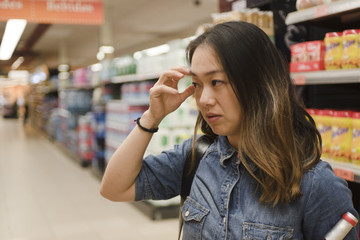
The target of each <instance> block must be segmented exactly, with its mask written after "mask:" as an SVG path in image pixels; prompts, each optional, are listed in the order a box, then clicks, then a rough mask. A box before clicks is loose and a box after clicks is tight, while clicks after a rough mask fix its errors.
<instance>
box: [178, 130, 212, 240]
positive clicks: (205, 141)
mask: <svg viewBox="0 0 360 240" xmlns="http://www.w3.org/2000/svg"><path fill="white" fill-rule="evenodd" d="M213 141H214V140H213V139H212V138H210V137H209V136H206V135H203V136H201V137H199V138H198V139H197V140H196V143H195V159H194V161H193V166H191V156H192V149H190V151H189V153H188V155H187V157H186V161H185V165H184V169H183V177H182V182H181V193H180V196H181V201H180V216H179V236H178V239H179V240H180V237H181V231H182V226H183V219H182V215H181V206H182V205H183V204H184V202H185V200H186V197H187V196H189V194H190V189H191V185H192V182H193V179H194V176H195V172H196V170H197V168H198V166H199V163H200V161H201V159H202V158H203V156H204V154H205V152H206V149H208V147H209V146H210V144H211V143H212V142H213Z"/></svg>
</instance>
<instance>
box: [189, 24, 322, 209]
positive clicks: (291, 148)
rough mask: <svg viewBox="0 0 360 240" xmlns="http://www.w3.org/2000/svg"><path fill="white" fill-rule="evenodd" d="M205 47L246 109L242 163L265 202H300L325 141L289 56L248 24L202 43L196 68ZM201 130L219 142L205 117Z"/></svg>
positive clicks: (213, 31) (221, 27) (209, 34)
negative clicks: (299, 91)
mask: <svg viewBox="0 0 360 240" xmlns="http://www.w3.org/2000/svg"><path fill="white" fill-rule="evenodd" d="M200 45H207V46H210V47H212V48H213V49H214V51H215V52H216V54H217V56H218V58H219V60H220V62H221V64H222V66H223V68H224V71H225V72H226V74H227V77H228V79H229V81H230V83H231V85H232V88H233V90H234V92H235V94H236V96H237V99H238V101H239V103H240V106H241V111H242V112H241V115H240V116H239V118H240V119H241V134H240V141H239V143H238V150H239V153H240V154H239V157H240V161H241V162H242V163H243V165H244V166H245V167H246V169H247V170H248V171H249V172H250V174H251V175H252V176H253V177H254V178H255V179H256V180H257V182H258V183H259V187H260V189H261V197H260V201H261V202H265V203H272V204H273V205H276V204H277V203H279V202H283V203H288V202H290V201H292V200H294V199H296V198H298V197H299V196H301V191H300V186H301V182H302V176H303V174H304V172H305V171H307V170H309V169H310V168H312V167H313V166H314V165H315V164H316V163H317V162H318V161H319V159H320V155H321V136H320V133H319V132H318V130H317V129H316V126H315V123H314V120H313V119H312V117H311V116H310V115H309V114H308V113H307V111H306V109H305V107H304V106H303V104H302V103H300V102H299V101H298V100H297V99H296V97H295V94H294V85H293V84H292V81H291V79H290V74H289V70H288V64H287V63H286V61H285V60H284V58H283V56H282V55H281V53H280V52H279V51H278V50H277V49H276V47H275V45H274V44H273V43H272V42H271V40H270V39H269V37H268V36H267V35H266V34H265V33H264V32H263V31H262V30H261V29H259V28H258V27H256V26H255V25H253V24H250V23H246V22H227V23H223V24H218V25H216V26H214V27H212V28H210V29H209V30H207V31H206V32H205V33H203V34H202V35H200V36H199V37H197V38H196V39H195V40H193V41H192V42H191V43H190V44H189V45H188V47H187V60H188V62H189V63H190V64H191V60H192V56H193V54H194V51H195V49H196V48H197V47H198V46H200ZM198 127H200V128H201V130H202V131H203V132H204V133H205V134H206V135H209V136H212V137H215V136H216V134H214V133H213V132H212V130H211V128H210V126H209V125H208V124H207V123H206V121H205V120H204V119H203V117H202V116H201V114H199V116H198V121H197V124H196V129H195V132H196V131H197V128H198ZM250 161H251V162H252V163H250ZM249 163H250V164H255V165H256V166H257V168H256V169H257V170H256V171H254V170H252V169H253V168H250V167H249Z"/></svg>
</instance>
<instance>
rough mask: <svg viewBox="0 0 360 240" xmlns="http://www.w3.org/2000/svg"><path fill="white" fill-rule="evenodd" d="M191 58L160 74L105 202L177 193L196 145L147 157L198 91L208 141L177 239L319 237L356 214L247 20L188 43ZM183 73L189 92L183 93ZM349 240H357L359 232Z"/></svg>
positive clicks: (278, 62)
mask: <svg viewBox="0 0 360 240" xmlns="http://www.w3.org/2000/svg"><path fill="white" fill-rule="evenodd" d="M187 57H188V61H189V63H190V70H188V69H187V68H185V67H179V68H174V69H171V70H169V71H166V72H164V73H163V74H162V75H161V77H160V78H159V80H158V82H157V83H156V84H155V86H154V87H153V88H152V89H151V91H150V107H149V109H148V110H147V111H146V112H145V113H144V114H143V115H142V117H141V119H139V121H138V126H137V127H135V128H134V130H133V131H132V132H131V133H130V134H129V136H128V137H127V139H126V140H125V141H124V142H123V144H122V145H121V146H120V147H119V148H118V150H117V151H116V152H115V154H114V155H113V157H112V159H111V160H110V162H109V164H108V166H107V169H106V172H105V175H104V178H103V181H102V186H101V194H102V195H103V196H104V197H106V198H108V199H110V200H113V201H133V200H137V201H138V200H143V199H168V198H171V197H174V196H177V195H178V194H179V193H180V189H181V178H182V171H183V167H184V162H185V159H186V156H187V154H188V152H189V151H190V149H191V148H192V141H193V140H192V139H189V140H187V141H185V142H184V143H183V144H181V145H179V146H175V148H174V149H172V150H168V151H164V152H163V153H161V154H160V155H158V156H147V157H146V158H145V159H143V155H144V152H145V150H146V147H147V145H148V143H149V141H150V139H151V136H152V133H151V132H154V131H156V128H157V126H158V125H159V123H160V122H161V120H162V119H163V118H164V117H165V116H166V115H167V114H169V113H170V112H172V111H174V110H175V109H177V108H178V107H179V106H180V104H181V103H182V102H183V101H184V100H185V99H186V98H187V97H189V96H190V95H192V94H194V97H195V99H196V103H197V105H198V109H199V117H198V121H197V126H200V127H201V130H202V131H203V132H204V134H206V135H208V136H210V137H212V138H213V143H212V144H211V145H210V146H209V148H208V149H207V150H206V152H205V154H204V156H203V159H202V160H201V162H200V164H199V167H198V169H197V171H196V174H195V178H194V180H193V184H192V187H191V192H190V195H189V197H188V198H187V200H186V201H185V203H184V205H183V206H182V215H183V218H184V228H183V239H314V240H315V239H316V240H319V239H322V238H323V237H324V236H325V234H326V233H327V232H328V231H329V230H330V229H331V228H332V227H333V226H334V225H335V224H336V222H337V221H338V220H339V219H340V218H341V216H342V214H343V213H345V212H348V211H349V212H351V213H352V214H353V215H355V216H356V217H358V214H357V212H356V211H355V210H354V208H353V204H352V201H351V192H350V190H349V189H348V188H347V185H346V182H345V181H344V180H342V179H340V178H338V177H336V176H335V175H334V174H333V172H332V170H331V168H330V166H329V164H327V163H326V162H323V161H321V160H320V154H321V137H320V134H319V132H318V131H317V129H316V126H315V124H314V121H313V119H312V118H311V116H310V115H309V114H308V113H307V112H306V110H305V109H304V107H303V106H302V105H300V104H299V103H298V102H297V100H296V99H295V96H294V89H293V85H292V83H291V79H290V75H289V72H288V66H287V64H286V63H285V62H284V60H283V58H282V56H281V55H280V54H279V52H278V51H277V49H276V47H275V46H274V44H273V43H272V42H271V41H270V40H269V38H268V36H267V35H266V34H265V33H264V32H263V31H261V30H260V29H259V28H257V27H256V26H254V25H252V24H249V23H245V22H228V23H223V24H219V25H216V26H214V27H213V28H211V29H209V30H208V31H206V32H205V33H204V34H202V35H200V36H199V37H197V38H196V39H195V40H194V41H192V42H191V43H190V44H189V46H188V48H187ZM184 75H191V76H192V79H193V85H192V86H189V87H188V88H187V89H185V90H184V91H183V92H181V93H179V92H178V91H177V83H178V81H180V80H181V78H182V77H183V76H184ZM149 129H151V130H152V131H150V132H148V130H149ZM195 138H196V137H194V138H193V139H195ZM346 239H357V227H356V228H354V229H352V231H351V232H350V233H349V234H348V235H347V238H346Z"/></svg>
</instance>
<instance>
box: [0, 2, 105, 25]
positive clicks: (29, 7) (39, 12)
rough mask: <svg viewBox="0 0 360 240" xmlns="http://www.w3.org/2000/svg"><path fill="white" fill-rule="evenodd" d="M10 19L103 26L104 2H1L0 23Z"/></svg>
mask: <svg viewBox="0 0 360 240" xmlns="http://www.w3.org/2000/svg"><path fill="white" fill-rule="evenodd" d="M8 19H26V20H27V21H28V22H36V23H63V24H91V25H101V24H103V22H104V9H103V0H0V21H7V20H8Z"/></svg>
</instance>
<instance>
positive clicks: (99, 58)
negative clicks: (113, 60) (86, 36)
mask: <svg viewBox="0 0 360 240" xmlns="http://www.w3.org/2000/svg"><path fill="white" fill-rule="evenodd" d="M96 58H97V60H99V61H101V60H103V59H104V58H105V54H104V53H103V52H98V53H97V54H96Z"/></svg>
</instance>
